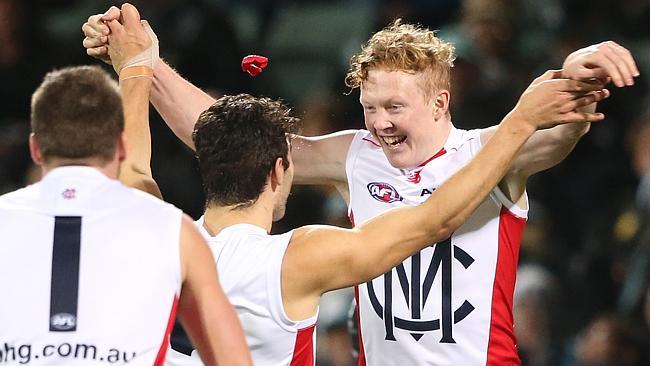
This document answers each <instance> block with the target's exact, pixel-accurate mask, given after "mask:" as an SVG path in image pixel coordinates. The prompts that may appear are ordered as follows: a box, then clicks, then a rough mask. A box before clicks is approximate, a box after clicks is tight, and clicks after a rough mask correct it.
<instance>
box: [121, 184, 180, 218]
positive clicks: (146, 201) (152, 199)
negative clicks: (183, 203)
mask: <svg viewBox="0 0 650 366" xmlns="http://www.w3.org/2000/svg"><path fill="white" fill-rule="evenodd" d="M120 186H121V189H123V190H124V192H125V194H128V195H130V196H131V197H129V198H130V199H131V200H133V202H135V203H138V204H140V205H143V206H149V207H153V208H157V209H163V210H172V211H180V209H179V208H177V207H176V206H174V205H173V204H171V203H169V202H165V201H163V200H161V199H160V198H158V197H156V196H154V195H151V194H149V193H146V192H143V191H141V190H139V189H135V188H132V187H128V186H126V185H124V184H122V183H120Z"/></svg>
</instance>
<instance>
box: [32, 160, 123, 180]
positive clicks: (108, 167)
mask: <svg viewBox="0 0 650 366" xmlns="http://www.w3.org/2000/svg"><path fill="white" fill-rule="evenodd" d="M64 166H87V167H89V168H94V169H97V170H99V171H100V172H101V173H103V174H104V175H106V176H107V177H109V178H111V179H117V178H118V176H119V173H120V169H119V162H117V161H111V162H108V163H101V162H100V161H99V160H96V159H80V160H77V159H52V161H50V162H48V163H45V164H43V165H41V171H42V176H43V177H44V176H45V175H46V174H47V173H49V172H51V171H52V170H54V169H56V168H60V167H64Z"/></svg>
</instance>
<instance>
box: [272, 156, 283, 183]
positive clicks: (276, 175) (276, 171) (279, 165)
mask: <svg viewBox="0 0 650 366" xmlns="http://www.w3.org/2000/svg"><path fill="white" fill-rule="evenodd" d="M283 181H284V165H283V159H282V158H277V159H275V164H274V165H273V170H271V188H272V189H273V190H274V191H275V190H276V189H277V187H278V186H279V185H282V182H283Z"/></svg>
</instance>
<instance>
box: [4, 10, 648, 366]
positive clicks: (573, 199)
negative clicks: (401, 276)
mask: <svg viewBox="0 0 650 366" xmlns="http://www.w3.org/2000/svg"><path fill="white" fill-rule="evenodd" d="M132 3H133V4H134V5H136V6H137V7H138V8H139V9H140V12H141V15H142V17H143V18H145V19H148V20H149V21H150V23H151V25H152V27H153V28H154V30H155V31H156V33H157V35H158V38H159V39H160V54H161V56H162V57H163V58H164V59H166V60H167V61H168V62H169V63H170V64H172V65H173V66H174V67H176V68H177V70H178V71H179V72H180V73H181V74H182V75H183V76H185V77H186V78H188V79H190V80H191V81H192V82H194V83H195V84H197V85H198V86H200V87H202V88H203V89H204V90H207V91H209V92H210V93H211V94H214V95H215V96H218V95H220V94H223V93H229V94H232V93H239V92H246V93H250V94H253V95H265V96H269V97H273V98H282V99H284V100H285V101H286V102H287V103H289V104H290V105H291V106H293V107H294V111H295V112H296V113H297V114H298V115H299V116H302V117H303V132H304V134H306V135H316V134H323V133H327V132H332V131H336V130H339V129H347V128H362V127H363V116H362V110H361V108H360V107H359V105H358V93H357V92H353V93H351V94H350V95H348V92H349V90H348V89H347V88H346V87H345V85H344V83H343V78H344V75H345V72H346V70H347V66H348V60H349V58H350V56H351V55H352V54H353V53H355V52H357V51H358V50H359V49H360V45H361V43H362V42H364V41H365V40H367V39H368V37H369V36H370V35H371V34H372V32H374V31H376V30H379V29H381V28H382V27H384V26H386V25H387V24H388V23H390V22H391V21H392V20H393V19H395V18H397V17H402V18H403V19H405V20H406V21H408V22H417V23H420V24H422V25H424V26H427V27H429V28H432V29H439V30H440V32H439V35H440V37H442V38H444V39H446V40H448V41H451V42H453V43H454V44H455V46H456V51H457V55H458V59H457V61H456V64H455V67H454V70H453V71H452V73H453V86H452V102H451V106H452V108H451V109H452V112H451V113H452V118H453V121H454V123H455V125H456V126H457V127H461V128H468V129H469V128H480V127H486V126H490V125H493V124H496V123H498V122H499V121H500V119H501V118H502V117H503V116H504V115H505V114H506V113H507V111H509V110H510V109H511V108H512V107H513V106H514V104H515V103H516V101H517V97H518V95H519V94H520V93H521V92H522V91H523V89H524V88H525V87H526V86H527V85H528V84H529V82H530V81H531V80H532V79H533V78H534V77H535V76H537V75H539V74H541V73H542V72H543V71H544V70H546V69H549V68H555V69H557V68H560V67H561V65H562V61H563V59H564V57H566V56H567V55H568V54H569V53H570V52H572V51H573V50H575V49H578V48H581V47H584V46H587V45H589V44H593V43H597V42H601V41H605V40H614V41H616V42H618V43H620V44H621V45H623V46H625V47H627V48H628V49H630V50H631V51H632V53H633V55H634V56H635V58H636V60H637V64H638V66H639V69H640V70H641V74H642V75H641V77H639V78H637V80H636V84H635V85H634V86H633V87H628V88H624V89H618V88H615V87H614V86H612V88H611V90H612V97H611V98H609V100H607V101H605V102H603V103H601V105H600V106H599V110H600V111H602V112H604V113H605V114H606V116H607V119H606V121H605V122H603V123H600V124H598V125H594V126H592V130H591V132H590V133H589V134H588V135H587V136H585V137H584V138H583V139H582V141H581V142H580V143H579V144H578V146H577V147H576V149H575V151H574V152H573V153H572V154H571V155H570V156H569V157H568V158H567V159H566V160H565V161H564V162H563V163H562V164H560V165H559V166H557V167H555V168H553V169H551V170H549V171H547V172H543V173H541V174H538V175H536V176H535V177H534V178H532V179H531V180H530V182H529V189H528V194H529V197H530V199H531V211H530V214H529V224H528V226H527V229H526V233H525V236H524V240H523V243H522V250H521V257H520V271H519V272H520V273H519V277H518V283H517V290H516V294H515V326H516V331H517V337H518V343H519V349H520V353H521V356H522V359H523V362H524V365H564V366H572V365H581V366H605V365H649V364H650V358H649V356H648V352H650V336H649V335H648V334H649V333H648V332H649V325H650V291H649V286H648V284H649V282H650V281H649V279H650V235H649V234H650V230H649V229H650V225H649V224H650V222H649V220H650V216H649V215H648V210H649V206H650V104H649V102H650V97H649V94H648V88H649V87H650V82H649V80H650V79H648V75H650V1H648V0H619V1H609V0H591V1H582V0H568V1H560V0H546V1H535V0H430V1H426V0H412V1H390V0H385V1H381V0H347V1H343V0H340V1H281V0H277V1H276V0H237V1H235V0H188V1H180V0H140V1H132ZM110 5H119V4H118V3H114V2H108V1H103V0H76V1H75V0H50V1H45V0H43V1H36V0H0V103H1V104H0V193H4V192H7V191H10V190H13V189H16V188H18V187H19V186H22V185H24V184H26V183H28V182H32V181H34V180H36V179H39V177H38V171H37V170H36V169H34V167H33V166H32V165H31V163H30V160H29V154H28V149H27V136H28V133H29V123H28V121H29V101H30V95H31V92H32V91H33V90H34V89H35V88H36V86H37V85H38V83H39V81H40V79H41V78H42V76H43V75H44V74H45V72H47V71H49V70H51V69H52V68H56V67H62V66H67V65H73V64H97V63H98V61H95V60H93V59H91V58H89V57H87V56H86V54H85V51H84V49H83V47H82V46H81V41H82V38H83V37H82V34H81V30H80V28H81V25H82V24H83V22H84V21H85V20H86V19H87V18H88V16H89V15H91V14H95V13H101V12H104V11H105V10H106V9H107V8H108V6H110ZM254 53H256V54H262V55H265V56H268V57H269V58H270V65H269V67H268V68H267V70H266V71H264V73H263V74H261V75H260V76H258V77H256V78H254V79H253V78H251V77H250V76H249V75H247V74H244V73H243V72H242V71H241V70H240V66H239V64H240V60H241V58H242V57H243V56H245V55H247V54H254ZM151 124H152V134H153V171H154V175H155V177H156V179H157V181H158V182H159V184H160V186H161V189H162V191H163V194H164V196H165V198H166V199H167V200H168V201H170V202H172V203H174V204H176V205H177V206H179V207H181V208H183V209H184V210H185V211H186V212H187V213H189V214H190V215H192V216H193V217H195V218H197V217H198V216H199V215H200V214H201V210H202V208H203V197H202V193H201V182H200V179H199V177H198V171H197V168H196V165H195V162H194V158H193V155H192V153H191V151H189V149H187V148H186V147H185V146H183V144H182V143H180V142H179V141H178V140H176V138H175V137H174V136H173V134H171V133H170V132H169V130H168V129H167V127H166V125H165V124H164V122H163V121H162V120H161V119H160V117H158V115H157V114H156V113H155V111H153V109H152V121H151ZM242 178H243V179H245V172H242ZM311 223H330V224H336V225H341V226H349V222H348V220H347V213H346V208H345V204H344V202H343V201H342V200H341V199H340V198H339V197H338V194H337V193H336V191H335V190H334V189H332V188H330V187H304V186H296V187H294V190H293V194H292V196H291V198H290V201H289V205H288V209H287V216H286V217H285V218H284V219H283V220H282V221H281V222H279V223H278V224H277V225H276V227H275V229H274V230H275V231H276V232H283V231H286V230H288V229H291V228H293V227H296V226H299V225H304V224H311ZM350 302H351V295H350V292H349V291H340V292H338V293H336V294H334V295H332V296H327V297H326V298H325V300H324V304H323V307H322V309H321V319H320V336H319V345H318V347H319V350H318V363H319V365H332V366H334V365H336V366H338V365H352V364H353V362H354V361H353V356H352V353H351V352H350V349H351V344H350V337H349V335H348V330H347V325H346V320H347V313H348V310H349V308H350Z"/></svg>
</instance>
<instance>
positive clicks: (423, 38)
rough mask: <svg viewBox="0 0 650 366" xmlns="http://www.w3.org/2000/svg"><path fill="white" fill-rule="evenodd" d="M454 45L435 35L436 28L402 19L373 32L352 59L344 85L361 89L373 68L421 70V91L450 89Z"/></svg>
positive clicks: (418, 71) (413, 71)
mask: <svg viewBox="0 0 650 366" xmlns="http://www.w3.org/2000/svg"><path fill="white" fill-rule="evenodd" d="M455 59H456V56H455V55H454V45H452V44H451V43H449V42H445V41H444V40H442V39H440V38H438V37H436V34H435V32H434V31H431V30H428V29H423V28H421V27H419V26H417V25H413V24H404V23H402V20H401V19H397V20H395V22H393V24H391V25H390V26H388V27H387V28H385V29H383V30H382V31H380V32H377V33H375V34H373V36H372V37H371V38H370V40H368V42H367V43H366V44H365V45H363V47H362V48H361V53H359V54H357V55H354V56H353V57H352V59H351V61H350V70H349V71H348V73H347V75H346V77H345V84H346V85H347V86H349V87H350V88H360V87H361V84H362V83H363V81H364V80H366V79H367V78H368V71H369V70H372V69H386V70H400V71H408V72H412V73H414V74H415V73H421V76H422V85H421V87H422V91H423V92H424V93H425V96H430V94H429V93H431V92H432V91H434V90H438V89H447V90H449V89H450V88H451V68H452V67H454V60H455Z"/></svg>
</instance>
